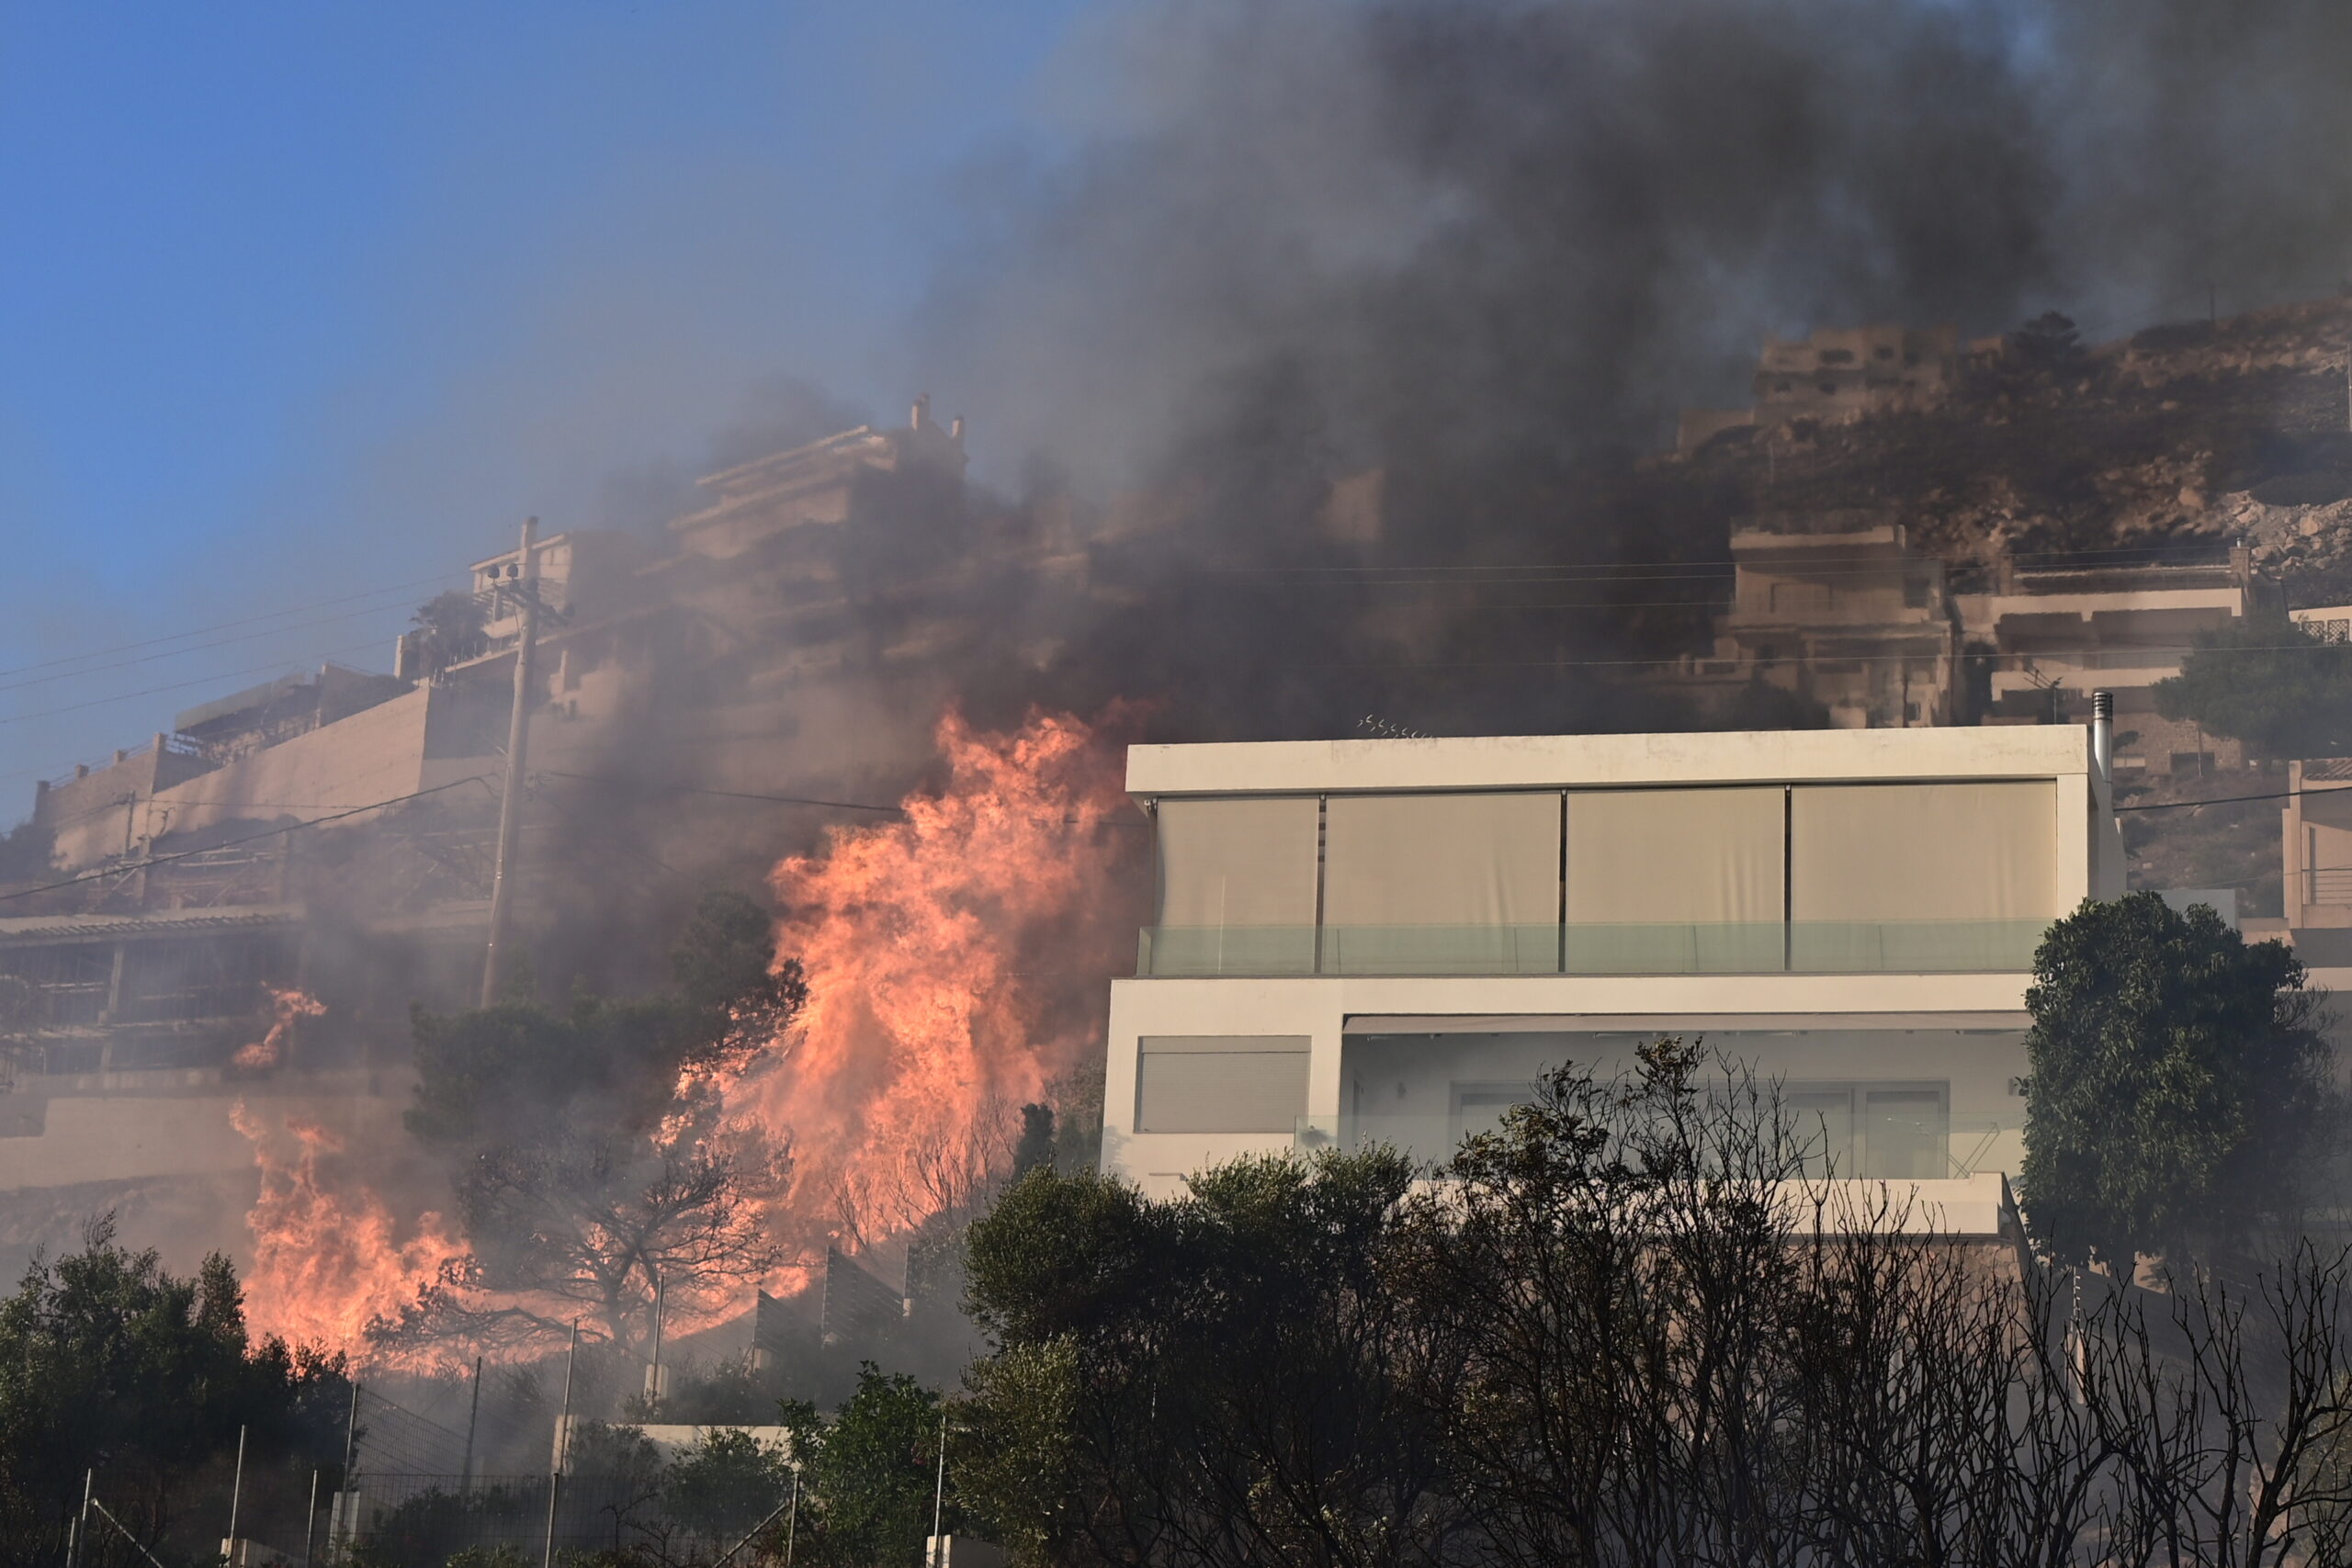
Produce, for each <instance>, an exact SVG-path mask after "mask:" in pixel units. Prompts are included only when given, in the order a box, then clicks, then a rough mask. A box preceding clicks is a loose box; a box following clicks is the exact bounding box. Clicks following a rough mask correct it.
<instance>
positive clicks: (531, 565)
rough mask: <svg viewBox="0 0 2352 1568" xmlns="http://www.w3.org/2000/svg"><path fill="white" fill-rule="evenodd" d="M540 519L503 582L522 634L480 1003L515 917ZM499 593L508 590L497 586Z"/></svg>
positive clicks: (498, 969) (533, 521)
mask: <svg viewBox="0 0 2352 1568" xmlns="http://www.w3.org/2000/svg"><path fill="white" fill-rule="evenodd" d="M538 534H539V520H538V519H537V518H536V517H526V518H525V519H523V556H522V560H521V563H520V565H519V567H518V568H515V569H512V570H510V571H509V573H508V576H507V579H506V581H512V582H515V583H517V584H519V585H518V586H517V587H516V588H515V590H514V592H513V597H514V599H515V603H516V604H518V605H519V607H520V611H521V614H522V617H523V629H522V635H521V636H519V637H517V638H516V639H515V709H514V712H513V713H511V714H510V715H509V716H507V720H506V788H505V789H504V791H503V792H502V793H501V794H500V795H499V797H498V861H497V869H496V870H494V871H493V872H492V874H491V880H490V945H489V947H488V948H487V949H486V950H485V951H484V952H483V954H482V964H481V1005H482V1006H484V1007H491V1006H493V1005H494V1004H495V1003H496V1002H497V1000H498V987H499V982H500V980H501V979H503V977H504V976H503V970H504V968H505V959H506V945H505V944H506V935H507V932H506V928H507V924H508V922H509V921H510V920H511V919H512V918H513V908H512V907H513V904H514V894H515V883H514V873H515V839H516V837H517V836H518V835H519V834H520V832H521V830H522V815H523V783H524V774H523V767H524V756H525V753H526V751H528V750H529V749H530V741H531V664H532V661H533V660H534V658H535V656H536V655H537V653H538V649H539V563H538V558H537V554H536V552H534V551H533V549H532V548H531V547H532V545H533V544H534V543H535V542H536V541H537V538H538ZM496 592H498V593H500V594H501V595H504V594H506V593H507V592H508V591H507V589H506V588H505V587H503V586H501V587H499V588H498V589H497V590H496Z"/></svg>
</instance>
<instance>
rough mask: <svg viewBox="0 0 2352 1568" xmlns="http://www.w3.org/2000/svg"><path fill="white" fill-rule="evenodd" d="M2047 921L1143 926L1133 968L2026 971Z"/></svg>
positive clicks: (1218, 971)
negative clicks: (1318, 926)
mask: <svg viewBox="0 0 2352 1568" xmlns="http://www.w3.org/2000/svg"><path fill="white" fill-rule="evenodd" d="M2048 926H2049V921H2047V920H2046V919H2038V918H2037V919H1997V920H1796V921H1780V920H1773V921H1762V922H1750V923H1729V924H1712V925H1710V924H1689V925H1680V924H1667V925H1653V924H1642V925H1600V924H1573V925H1568V926H1565V927H1564V926H1559V925H1532V926H1324V927H1320V928H1317V927H1314V926H1147V927H1145V928H1144V929H1143V931H1142V933H1141V938H1140V941H1139V942H1138V943H1137V948H1136V974H1137V975H1138V976H1145V977H1149V978H1162V977H1177V976H1191V977H1199V976H1227V977H1239V976H1306V975H1402V976H1465V975H1466V976H1513V975H1779V974H1811V975H1840V974H1855V975H1882V974H1942V973H2007V972H2021V971H2024V970H2029V969H2030V968H2032V967H2033V953H2034V949H2035V948H2036V947H2037V946H2039V945H2040V943H2041V935H2042V932H2043V931H2045V930H2047V929H2048Z"/></svg>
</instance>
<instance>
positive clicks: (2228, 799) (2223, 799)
mask: <svg viewBox="0 0 2352 1568" xmlns="http://www.w3.org/2000/svg"><path fill="white" fill-rule="evenodd" d="M2327 793H2329V792H2328V791H2326V790H2312V789H2280V790H2273V791H2271V792H2270V793H2269V794H2267V795H2220V796H2217V797H2216V798H2214V799H2212V800H2159V801H2154V802H2151V803H2150V804H2148V805H2146V806H2119V807H2116V808H2115V809H2116V810H2118V811H2181V810H2185V809H2187V808H2188V807H2192V806H2235V805H2236V804H2237V803H2238V802H2240V801H2242V800H2287V799H2290V798H2291V797H2292V796H2295V795H2325V794H2327Z"/></svg>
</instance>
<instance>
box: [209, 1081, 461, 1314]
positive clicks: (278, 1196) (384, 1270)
mask: <svg viewBox="0 0 2352 1568" xmlns="http://www.w3.org/2000/svg"><path fill="white" fill-rule="evenodd" d="M229 1120H230V1122H232V1124H233V1125H234V1126H235V1127H236V1129H237V1131H238V1132H240V1133H242V1134H244V1136H245V1138H246V1139H247V1140H248V1141H249V1142H250V1143H252V1145H254V1161H255V1163H256V1164H258V1165H259V1166H260V1168H261V1197H260V1199H259V1200H258V1201H256V1202H255V1203H254V1207H253V1211H252V1213H249V1214H247V1215H246V1216H245V1226H246V1228H247V1229H248V1230H250V1231H251V1232H252V1233H253V1237H254V1261H253V1267H252V1269H250V1270H249V1271H248V1272H247V1274H246V1277H245V1286H246V1301H247V1320H248V1322H249V1323H250V1324H251V1325H252V1326H253V1328H254V1332H255V1333H256V1334H274V1335H277V1336H278V1337H281V1338H283V1339H285V1340H287V1341H288V1343H293V1344H312V1345H321V1346H323V1347H325V1348H327V1349H329V1350H341V1351H344V1352H345V1353H347V1354H349V1355H350V1356H351V1357H352V1358H353V1359H356V1360H367V1359H374V1358H375V1357H377V1355H378V1354H379V1352H378V1350H377V1348H375V1347H374V1346H372V1345H371V1344H370V1343H369V1337H368V1331H369V1330H370V1329H371V1328H373V1327H376V1326H379V1325H383V1324H385V1323H387V1322H390V1321H391V1320H392V1319H394V1318H396V1317H398V1315H399V1314H400V1313H401V1309H403V1308H405V1307H408V1306H410V1305H413V1303H415V1302H416V1301H417V1299H418V1297H419V1296H420V1295H421V1294H422V1293H423V1292H424V1291H425V1290H427V1289H429V1288H430V1287H431V1286H432V1285H434V1284H435V1282H436V1281H437V1280H440V1279H441V1278H442V1276H443V1274H444V1271H445V1269H447V1267H448V1266H449V1265H451V1264H453V1263H455V1262H457V1261H458V1259H460V1258H463V1257H464V1256H465V1252H466V1248H465V1246H464V1244H463V1243H462V1242H461V1241H459V1240H458V1239H457V1237H456V1236H455V1235H452V1234H451V1233H450V1232H449V1231H448V1230H447V1229H446V1228H445V1226H444V1224H443V1221H442V1218H441V1216H440V1215H439V1214H437V1213H424V1214H423V1215H420V1216H419V1217H418V1220H417V1223H416V1224H415V1226H414V1230H413V1235H410V1236H409V1238H408V1239H407V1240H405V1241H402V1240H400V1239H397V1237H398V1227H396V1226H395V1224H394V1223H393V1220H392V1214H391V1211H390V1209H389V1208H388V1207H386V1205H385V1204H384V1201H382V1200H381V1199H380V1198H379V1197H378V1196H377V1195H376V1193H375V1192H374V1191H373V1190H369V1189H368V1188H367V1187H364V1186H362V1187H359V1188H357V1190H356V1194H355V1195H354V1196H352V1197H350V1198H348V1199H346V1198H345V1197H343V1196H341V1195H339V1194H338V1193H337V1192H336V1191H334V1190H332V1188H333V1186H334V1183H332V1182H330V1181H329V1180H328V1179H325V1178H324V1177H323V1176H322V1170H321V1162H322V1157H323V1156H333V1155H335V1154H338V1153H340V1152H341V1151H342V1149H343V1140H342V1139H341V1138H340V1137H338V1136H336V1135H335V1134H334V1133H332V1132H330V1131H329V1130H328V1129H326V1128H324V1127H322V1126H319V1125H317V1124H316V1123H314V1122H304V1121H300V1120H298V1119H297V1118H294V1117H291V1116H289V1117H287V1118H286V1119H285V1122H284V1128H285V1131H286V1132H287V1133H288V1134H290V1135H291V1136H292V1139H293V1143H294V1148H293V1151H292V1154H291V1157H288V1156H287V1154H286V1153H285V1152H284V1151H283V1146H282V1145H280V1144H278V1142H277V1140H275V1139H273V1137H272V1136H271V1134H270V1131H269V1129H268V1128H267V1127H266V1126H265V1125H264V1124H263V1122H262V1119H261V1118H260V1117H258V1116H255V1115H254V1114H253V1113H252V1112H251V1111H247V1110H246V1109H245V1105H244V1102H243V1100H240V1101H238V1102H237V1104H236V1105H235V1106H233V1107H232V1109H231V1111H230V1112H229ZM274 1145H277V1146H274Z"/></svg>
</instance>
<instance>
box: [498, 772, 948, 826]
mask: <svg viewBox="0 0 2352 1568" xmlns="http://www.w3.org/2000/svg"><path fill="white" fill-rule="evenodd" d="M537 772H538V773H544V774H545V775H547V776H548V777H549V778H556V779H577V780H579V781H580V782H581V783H582V784H610V785H612V786H614V787H615V788H618V789H633V790H639V791H642V792H643V793H645V794H648V795H717V796H718V797H719V798H720V799H722V800H763V801H767V802H770V803H772V804H774V805H777V806H829V807H833V808H834V809H835V810H839V811H879V812H883V813H885V814H887V815H889V816H893V817H899V816H904V815H905V813H906V807H903V806H875V805H873V804H871V803H869V802H866V801H862V800H816V799H812V798H810V797H809V796H808V795H746V794H744V793H743V792H742V791H741V790H732V789H705V788H703V787H702V786H700V785H699V784H652V783H650V782H648V781H645V780H642V779H616V778H607V777H605V776H603V775H601V774H597V773H564V772H561V771H560V770H559V769H555V768H540V769H538V770H537Z"/></svg>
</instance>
